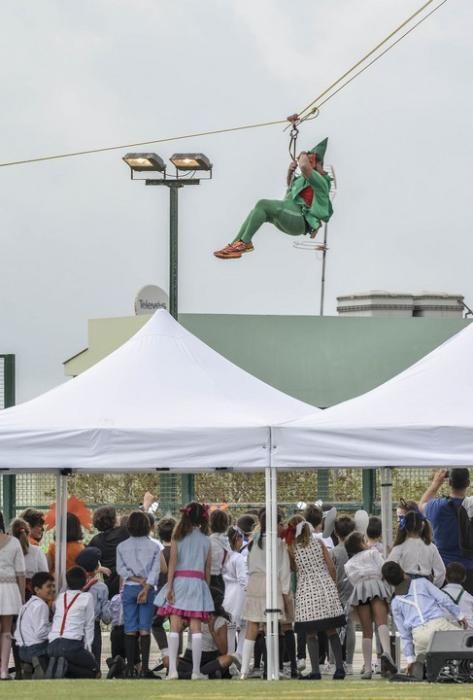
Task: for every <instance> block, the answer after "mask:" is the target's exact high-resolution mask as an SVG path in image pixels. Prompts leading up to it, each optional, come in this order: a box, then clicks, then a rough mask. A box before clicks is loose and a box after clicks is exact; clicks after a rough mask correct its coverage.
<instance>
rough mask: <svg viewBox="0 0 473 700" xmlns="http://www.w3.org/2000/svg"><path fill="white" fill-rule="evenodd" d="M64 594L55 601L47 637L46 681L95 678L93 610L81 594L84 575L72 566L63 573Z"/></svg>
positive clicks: (90, 602) (87, 597) (83, 571)
mask: <svg viewBox="0 0 473 700" xmlns="http://www.w3.org/2000/svg"><path fill="white" fill-rule="evenodd" d="M66 583H67V590H66V591H64V592H63V593H60V594H59V596H58V598H57V599H56V610H55V613H54V619H53V624H52V628H51V632H50V633H49V646H48V655H49V665H48V670H47V672H46V678H64V677H66V676H67V677H68V678H96V676H97V672H98V669H97V664H96V662H95V659H94V657H93V655H92V654H91V648H92V643H93V641H94V628H95V610H94V601H93V598H92V596H91V594H90V593H85V592H82V589H83V588H84V586H85V585H86V583H87V573H86V572H85V570H84V569H83V568H82V567H80V566H73V567H72V568H71V569H69V571H67V573H66Z"/></svg>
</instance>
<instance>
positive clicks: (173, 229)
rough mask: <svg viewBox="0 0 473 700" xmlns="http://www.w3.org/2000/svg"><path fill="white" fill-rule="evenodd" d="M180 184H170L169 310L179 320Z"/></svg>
mask: <svg viewBox="0 0 473 700" xmlns="http://www.w3.org/2000/svg"><path fill="white" fill-rule="evenodd" d="M179 186H180V185H179V184H172V185H169V312H170V314H171V316H174V318H175V319H176V320H177V314H178V292H179V284H178V266H179V258H178V252H179V239H178V194H179V193H178V189H179Z"/></svg>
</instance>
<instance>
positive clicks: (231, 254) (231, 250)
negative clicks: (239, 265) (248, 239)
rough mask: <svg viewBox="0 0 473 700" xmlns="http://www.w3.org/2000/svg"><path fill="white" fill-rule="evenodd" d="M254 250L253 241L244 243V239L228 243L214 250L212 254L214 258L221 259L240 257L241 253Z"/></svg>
mask: <svg viewBox="0 0 473 700" xmlns="http://www.w3.org/2000/svg"><path fill="white" fill-rule="evenodd" d="M253 250H254V246H253V243H245V242H244V241H235V242H234V243H229V244H228V245H226V246H225V248H222V250H216V251H215V253H214V255H215V257H216V258H222V259H229V260H230V259H232V258H241V256H242V255H243V253H251V252H252V251H253Z"/></svg>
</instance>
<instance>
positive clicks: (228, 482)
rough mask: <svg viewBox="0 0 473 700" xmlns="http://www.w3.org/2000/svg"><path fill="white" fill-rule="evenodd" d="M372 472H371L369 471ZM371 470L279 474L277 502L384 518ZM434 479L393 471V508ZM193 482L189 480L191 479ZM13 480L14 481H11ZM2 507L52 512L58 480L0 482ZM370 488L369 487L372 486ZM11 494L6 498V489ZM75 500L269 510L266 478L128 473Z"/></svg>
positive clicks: (75, 483) (80, 489) (77, 486)
mask: <svg viewBox="0 0 473 700" xmlns="http://www.w3.org/2000/svg"><path fill="white" fill-rule="evenodd" d="M370 471H371V470H370ZM368 473H369V472H368V471H365V472H364V471H363V470H361V469H318V470H307V471H302V470H301V471H292V472H284V471H283V472H280V473H279V475H278V500H279V503H280V504H281V507H282V508H283V511H284V513H285V515H286V516H289V515H291V514H292V513H294V512H295V511H296V510H297V504H298V503H300V502H304V503H311V502H312V503H313V502H314V501H315V500H321V501H323V502H324V503H325V504H331V505H336V506H337V508H338V510H339V511H341V512H346V513H350V512H354V511H356V510H357V509H359V508H363V507H366V508H367V510H370V511H371V512H373V513H379V500H380V474H379V470H378V471H377V472H376V473H375V474H373V472H371V474H372V475H373V476H372V478H371V481H369V480H368V481H367V475H368ZM431 477H432V470H431V469H410V468H402V469H394V470H393V503H394V504H396V503H397V502H398V501H399V498H401V497H404V498H413V499H415V500H417V499H419V498H420V496H421V494H422V493H423V492H424V491H425V489H426V488H427V485H428V484H429V483H430V480H431ZM187 479H188V477H187ZM8 480H10V481H8ZM0 482H1V488H0V496H1V499H2V500H1V502H2V503H3V504H5V496H7V495H8V497H9V498H10V500H11V501H12V503H11V508H10V509H9V510H10V513H5V515H6V517H7V518H8V517H10V516H11V515H19V514H20V513H21V512H22V511H23V510H24V509H25V508H29V507H32V508H37V509H38V510H42V511H44V510H47V509H48V508H49V505H50V504H51V503H52V502H54V500H55V477H54V475H48V474H38V475H31V474H24V475H23V474H21V475H18V476H17V477H16V479H15V480H14V489H13V491H12V490H11V488H12V483H11V477H8V478H5V477H4V478H3V479H1V480H0ZM367 484H368V486H367ZM5 488H8V489H10V492H9V493H8V494H7V493H6V492H5V493H4V489H5ZM68 488H69V493H70V495H75V496H77V497H79V498H81V499H82V500H84V501H85V502H86V503H87V504H88V505H89V507H90V508H92V509H94V508H97V507H98V506H100V505H103V504H113V505H115V507H116V508H117V512H118V513H119V515H126V514H128V513H130V512H131V511H132V510H134V509H135V508H137V507H138V506H139V505H140V504H141V501H142V497H143V494H144V493H145V491H150V492H151V493H153V494H154V496H155V497H156V500H157V501H159V503H160V507H159V510H158V512H157V515H158V516H160V515H164V514H167V513H173V514H176V513H177V512H178V511H179V508H180V507H181V506H182V505H183V501H187V500H188V499H189V496H190V489H191V490H192V489H193V490H194V493H195V498H196V499H197V500H199V501H203V502H206V503H210V504H216V505H219V504H225V507H226V508H228V510H229V512H230V514H231V515H232V516H233V517H238V516H239V515H241V514H242V513H244V512H246V511H247V510H248V509H250V508H254V509H256V508H260V507H262V506H263V505H264V500H265V485H264V474H263V473H253V474H252V473H248V474H239V473H218V472H217V473H216V472H209V473H203V474H197V475H195V477H194V480H193V482H189V481H187V482H186V481H185V480H183V478H182V477H181V476H178V475H169V474H166V475H154V474H134V475H131V474H125V475H123V474H122V475H103V474H100V475H89V474H86V475H82V474H80V475H74V476H71V477H70V478H69V483H68Z"/></svg>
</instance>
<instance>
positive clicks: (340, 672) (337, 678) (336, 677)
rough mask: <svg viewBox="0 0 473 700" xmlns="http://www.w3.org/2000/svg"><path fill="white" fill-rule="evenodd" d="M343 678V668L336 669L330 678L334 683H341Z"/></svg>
mask: <svg viewBox="0 0 473 700" xmlns="http://www.w3.org/2000/svg"><path fill="white" fill-rule="evenodd" d="M344 678H345V669H344V668H343V666H342V667H341V668H336V669H335V673H334V674H333V676H332V679H333V680H334V681H343V680H344Z"/></svg>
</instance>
